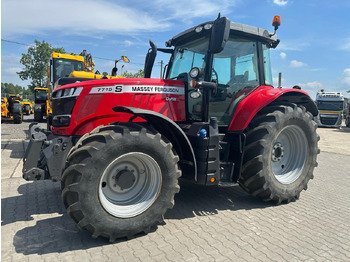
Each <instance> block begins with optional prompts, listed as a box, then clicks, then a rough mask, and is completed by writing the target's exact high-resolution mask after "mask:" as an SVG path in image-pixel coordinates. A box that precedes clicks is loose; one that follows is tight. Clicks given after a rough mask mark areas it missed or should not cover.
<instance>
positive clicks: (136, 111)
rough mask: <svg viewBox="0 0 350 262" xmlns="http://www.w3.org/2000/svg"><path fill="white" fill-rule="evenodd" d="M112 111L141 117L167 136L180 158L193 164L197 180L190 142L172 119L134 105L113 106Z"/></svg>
mask: <svg viewBox="0 0 350 262" xmlns="http://www.w3.org/2000/svg"><path fill="white" fill-rule="evenodd" d="M113 111H114V112H120V113H128V114H132V115H134V117H141V118H143V119H145V120H146V121H147V122H148V123H150V124H151V125H152V126H153V127H154V128H156V129H157V130H158V131H159V132H160V133H161V134H162V135H164V136H165V137H167V139H169V140H170V142H171V143H172V144H173V146H174V149H175V151H176V153H177V154H178V155H179V156H180V159H181V160H185V161H189V162H191V163H193V165H191V166H192V172H193V174H194V177H195V180H196V181H197V164H196V157H195V155H194V151H193V148H192V145H191V142H190V141H189V140H188V138H187V136H186V134H185V133H184V131H183V130H182V129H181V128H180V127H179V126H178V125H177V124H176V123H175V122H174V121H172V120H171V119H170V118H168V117H166V116H164V115H162V114H159V113H157V112H154V111H150V110H145V109H140V108H134V107H124V106H116V107H113ZM180 162H181V161H180Z"/></svg>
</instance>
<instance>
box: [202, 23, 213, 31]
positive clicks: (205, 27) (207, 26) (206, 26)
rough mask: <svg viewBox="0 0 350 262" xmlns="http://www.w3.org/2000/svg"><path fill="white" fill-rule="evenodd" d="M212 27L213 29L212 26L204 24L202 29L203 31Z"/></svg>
mask: <svg viewBox="0 0 350 262" xmlns="http://www.w3.org/2000/svg"><path fill="white" fill-rule="evenodd" d="M212 27H213V24H206V25H204V29H205V30H209V29H210V28H212Z"/></svg>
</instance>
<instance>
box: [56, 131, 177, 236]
mask: <svg viewBox="0 0 350 262" xmlns="http://www.w3.org/2000/svg"><path fill="white" fill-rule="evenodd" d="M178 160H179V158H178V156H177V155H176V154H175V153H174V151H173V150H172V145H171V143H169V142H168V141H166V140H165V138H163V137H162V136H161V135H160V134H159V133H156V132H154V131H151V130H150V129H146V128H144V127H142V126H139V125H136V124H126V126H125V125H118V126H116V125H111V126H106V127H102V128H98V129H96V130H95V131H93V132H92V133H90V134H88V135H85V136H83V137H82V138H81V140H80V141H79V142H78V144H77V145H76V146H75V147H74V148H73V149H72V151H71V153H70V155H69V156H68V167H67V168H66V170H65V172H64V174H63V177H62V181H63V183H62V185H63V190H62V198H63V201H64V204H65V206H66V207H67V213H68V214H69V215H70V216H71V217H72V218H73V219H74V221H75V222H76V223H77V224H78V226H79V227H80V228H82V229H86V230H88V231H90V232H91V233H92V236H93V237H98V236H103V237H107V238H109V240H110V241H114V240H115V239H116V238H120V237H132V236H133V235H135V234H138V233H141V232H146V233H147V232H148V231H149V230H150V227H151V226H152V225H154V224H156V223H157V222H161V221H162V220H163V215H164V214H165V212H166V211H167V209H169V208H172V207H173V205H174V195H175V194H176V193H177V192H178V191H179V185H178V178H179V177H180V175H181V172H180V170H179V169H178V164H177V162H178Z"/></svg>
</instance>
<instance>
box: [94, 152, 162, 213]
mask: <svg viewBox="0 0 350 262" xmlns="http://www.w3.org/2000/svg"><path fill="white" fill-rule="evenodd" d="M161 184H162V174H161V170H160V167H159V165H158V163H157V161H156V160H154V159H153V158H152V157H151V156H149V155H147V154H144V153H139V152H133V153H128V154H124V155H122V156H120V157H118V158H116V159H114V160H113V161H112V162H111V163H110V164H109V165H108V166H107V167H106V169H105V170H104V172H103V174H102V176H101V179H100V184H99V192H98V193H99V199H100V202H101V205H102V206H103V208H104V209H105V210H106V211H107V212H108V213H110V214H111V215H113V216H115V217H120V218H130V217H134V216H137V215H139V214H141V213H143V212H145V211H146V210H147V209H148V208H149V207H150V206H151V205H152V204H153V203H154V202H155V200H156V199H157V197H158V195H159V193H160V188H161Z"/></svg>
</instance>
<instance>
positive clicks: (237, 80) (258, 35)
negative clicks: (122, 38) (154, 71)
mask: <svg viewBox="0 0 350 262" xmlns="http://www.w3.org/2000/svg"><path fill="white" fill-rule="evenodd" d="M275 20H276V18H275V19H274V21H275ZM276 26H277V27H278V24H276ZM277 27H276V29H277ZM278 43H279V40H278V39H276V35H275V34H273V33H270V32H268V31H267V30H263V29H261V28H257V27H253V26H248V25H243V24H238V23H234V22H230V20H229V19H227V18H226V17H223V18H218V19H217V20H215V21H212V22H207V23H203V24H201V25H199V26H196V27H193V28H191V29H188V30H186V31H185V32H183V33H180V34H178V35H177V36H175V37H173V38H172V39H170V40H169V41H167V42H166V46H167V47H171V46H173V47H174V49H163V48H159V49H156V46H155V45H154V43H152V44H151V46H152V48H151V51H150V52H149V53H148V55H147V57H146V65H145V72H149V71H150V69H149V67H150V66H151V64H152V63H151V61H150V60H152V57H155V54H156V51H157V50H158V51H161V52H167V53H171V54H172V55H171V58H170V61H169V64H168V67H167V72H166V74H165V78H166V79H176V80H183V81H184V82H185V83H186V84H187V85H186V88H187V89H188V92H186V94H187V101H188V103H187V111H188V112H187V115H188V120H192V121H203V122H207V121H208V119H210V117H216V118H217V120H218V123H219V125H222V126H228V125H229V124H230V121H231V120H232V116H233V113H234V111H235V108H236V106H237V105H238V103H239V102H240V101H241V100H242V99H243V98H244V97H246V96H247V95H248V94H249V93H251V92H252V91H253V90H255V89H256V88H258V87H259V86H262V85H268V86H272V84H273V83H272V74H271V66H270V54H269V50H270V48H275V47H276V46H277V45H278ZM153 61H154V58H153Z"/></svg>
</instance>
